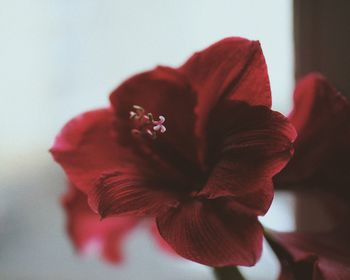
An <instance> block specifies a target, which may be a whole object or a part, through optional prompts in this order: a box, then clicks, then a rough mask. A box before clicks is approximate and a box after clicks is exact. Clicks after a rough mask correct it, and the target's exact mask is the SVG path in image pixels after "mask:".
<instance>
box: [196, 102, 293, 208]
mask: <svg viewBox="0 0 350 280" xmlns="http://www.w3.org/2000/svg"><path fill="white" fill-rule="evenodd" d="M228 116H229V118H228ZM207 137H208V151H209V152H210V153H209V154H208V156H207V158H208V160H207V161H208V165H209V168H210V166H212V168H210V169H211V170H212V171H211V173H210V175H209V179H208V181H207V183H206V185H205V187H204V189H203V190H202V192H201V194H203V195H206V196H208V197H209V198H217V197H223V196H233V197H235V199H236V200H237V202H240V203H241V204H243V205H246V206H247V205H249V206H250V207H251V208H252V209H255V210H254V213H255V214H263V213H265V212H266V211H267V209H268V207H269V206H270V203H271V200H272V197H273V184H272V177H273V176H274V175H275V174H276V173H277V172H279V171H280V170H281V169H282V168H283V167H284V166H285V164H286V163H287V161H288V160H289V159H290V157H291V155H292V145H291V143H292V141H293V140H294V139H295V137H296V133H295V130H294V128H293V127H292V126H291V125H290V124H289V122H288V120H287V119H286V118H285V117H284V116H282V115H281V114H279V113H277V112H274V111H271V110H270V109H269V108H267V107H264V106H249V105H247V104H245V103H242V102H232V101H226V102H223V103H221V104H220V106H218V109H217V110H215V111H213V113H212V114H211V116H210V119H209V123H208V136H207Z"/></svg>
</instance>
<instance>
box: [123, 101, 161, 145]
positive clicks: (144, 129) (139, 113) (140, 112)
mask: <svg viewBox="0 0 350 280" xmlns="http://www.w3.org/2000/svg"><path fill="white" fill-rule="evenodd" d="M132 108H133V110H132V111H130V112H129V116H130V119H132V120H134V121H136V123H135V124H136V128H134V129H132V130H131V133H132V134H133V135H135V136H148V137H150V138H151V139H156V138H157V136H158V133H164V132H165V131H166V127H165V126H164V122H165V117H164V116H159V118H158V120H155V119H154V117H153V115H152V113H145V110H144V109H143V108H142V107H141V106H138V105H133V106H132Z"/></svg>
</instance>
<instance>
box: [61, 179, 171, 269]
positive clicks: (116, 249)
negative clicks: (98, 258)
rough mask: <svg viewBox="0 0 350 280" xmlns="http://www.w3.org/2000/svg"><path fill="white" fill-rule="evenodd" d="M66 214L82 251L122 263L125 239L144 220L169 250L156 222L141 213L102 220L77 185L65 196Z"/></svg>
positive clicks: (75, 243) (71, 233)
mask: <svg viewBox="0 0 350 280" xmlns="http://www.w3.org/2000/svg"><path fill="white" fill-rule="evenodd" d="M62 204H63V206H64V209H65V211H66V215H67V231H68V234H69V237H70V238H71V240H72V242H73V244H74V246H75V248H76V249H77V251H78V252H79V253H83V254H84V253H89V252H90V251H92V252H94V253H96V252H97V253H99V254H101V255H102V257H103V258H104V259H105V260H107V261H108V262H112V263H120V262H121V261H122V260H123V246H122V245H123V243H124V242H123V241H124V239H125V238H126V237H127V235H128V234H129V233H130V232H131V231H132V230H133V229H134V228H135V227H136V226H137V225H138V224H139V223H140V222H141V221H142V222H144V223H146V224H147V225H149V229H150V231H151V232H152V234H153V236H154V237H155V238H156V240H157V241H158V242H159V245H160V246H161V247H162V248H164V249H166V250H168V251H169V252H170V248H169V247H167V244H165V242H164V240H163V239H162V238H161V237H160V236H159V233H158V232H157V231H155V228H156V226H155V223H154V222H152V221H151V220H143V219H140V217H134V216H124V217H111V218H109V219H104V220H101V219H100V217H99V216H98V215H97V214H96V213H94V212H93V211H92V210H91V209H90V207H89V206H88V203H87V197H86V195H85V194H84V193H82V192H81V191H79V190H78V189H77V188H76V187H75V186H74V185H72V184H70V187H69V190H68V191H67V193H66V194H65V195H64V196H63V198H62Z"/></svg>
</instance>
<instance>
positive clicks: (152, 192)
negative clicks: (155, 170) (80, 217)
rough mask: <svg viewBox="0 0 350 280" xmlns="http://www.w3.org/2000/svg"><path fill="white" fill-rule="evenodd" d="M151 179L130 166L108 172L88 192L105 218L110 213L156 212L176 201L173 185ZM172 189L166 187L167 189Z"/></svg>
mask: <svg viewBox="0 0 350 280" xmlns="http://www.w3.org/2000/svg"><path fill="white" fill-rule="evenodd" d="M157 184H160V182H159V181H157V180H155V181H152V175H146V174H143V175H139V174H137V173H134V174H132V173H130V171H128V170H124V171H117V172H113V173H109V174H105V175H103V176H101V177H100V179H99V181H98V182H97V184H96V189H95V190H93V191H92V192H91V193H90V194H89V203H90V205H91V207H92V208H93V209H97V211H98V213H99V214H100V215H101V217H102V218H104V217H106V216H111V215H121V214H123V215H124V214H128V215H136V216H145V215H156V214H158V213H159V212H160V211H162V210H163V209H164V208H168V207H173V206H176V205H177V200H176V199H175V196H174V195H173V194H172V193H171V192H170V189H171V187H168V186H167V185H166V184H167V182H164V184H165V186H164V185H161V186H159V185H157ZM167 189H168V190H169V191H166V190H167Z"/></svg>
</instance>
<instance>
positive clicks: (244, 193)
mask: <svg viewBox="0 0 350 280" xmlns="http://www.w3.org/2000/svg"><path fill="white" fill-rule="evenodd" d="M110 100H111V104H112V106H111V108H105V109H100V110H95V111H90V112H87V113H84V114H82V115H80V116H78V117H76V118H74V119H73V120H71V121H70V122H69V123H68V124H67V125H66V126H65V127H64V128H63V130H62V131H61V133H60V134H59V135H58V136H57V138H56V141H55V143H54V146H53V147H52V149H51V152H52V154H53V156H54V158H55V160H56V161H57V162H58V163H60V164H61V165H62V167H63V168H64V170H65V172H66V173H67V175H68V177H69V179H70V180H71V181H72V182H73V183H74V184H75V185H76V186H77V187H78V188H79V189H80V190H81V191H82V192H84V193H85V194H86V195H87V196H88V198H89V203H90V206H91V208H92V209H94V210H95V211H96V212H98V213H99V214H100V215H101V217H103V218H105V217H109V216H126V215H131V216H154V217H155V218H156V222H157V227H158V230H159V232H160V234H161V236H162V237H163V238H164V239H165V241H166V242H167V243H168V244H169V245H170V246H171V247H172V248H173V249H174V250H175V251H176V252H177V253H178V254H180V255H181V256H183V257H185V258H187V259H190V260H193V261H196V262H199V263H202V264H206V265H210V266H226V265H253V264H255V263H256V261H257V260H258V259H259V257H260V254H261V247H262V237H263V232H262V227H261V225H260V223H259V222H258V219H257V216H259V215H263V214H265V213H266V211H267V210H268V208H269V206H270V203H271V200H272V197H273V187H272V177H273V176H274V175H275V174H276V173H277V172H279V171H280V170H281V169H282V168H283V167H284V166H285V164H286V163H287V161H288V160H289V158H290V156H291V153H292V151H291V150H292V148H291V142H292V141H293V140H294V138H295V136H296V135H295V131H294V128H293V127H292V126H291V125H290V124H289V122H288V120H287V119H286V118H285V117H284V116H282V115H281V114H279V113H277V112H274V111H271V110H270V106H271V95H270V87H269V80H268V75H267V69H266V64H265V60H264V57H263V54H262V52H261V48H260V44H259V43H258V42H255V41H248V40H246V39H242V38H228V39H224V40H222V41H220V42H218V43H216V44H214V45H212V46H210V47H209V48H207V49H205V50H204V51H201V52H198V53H196V54H194V55H193V56H192V57H191V58H190V59H189V60H188V61H187V62H186V63H185V64H184V65H182V66H181V67H179V68H176V69H175V68H169V67H157V68H156V69H154V70H151V71H148V72H144V73H141V74H138V75H136V76H134V77H131V78H130V79H128V80H127V81H125V82H124V83H122V84H121V85H120V86H119V87H118V88H117V89H116V90H115V91H114V92H113V93H112V94H111V96H110Z"/></svg>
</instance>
